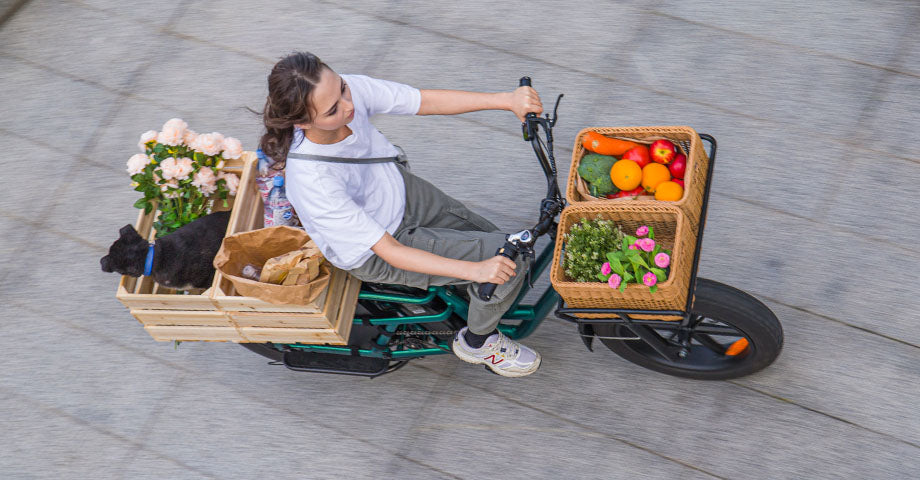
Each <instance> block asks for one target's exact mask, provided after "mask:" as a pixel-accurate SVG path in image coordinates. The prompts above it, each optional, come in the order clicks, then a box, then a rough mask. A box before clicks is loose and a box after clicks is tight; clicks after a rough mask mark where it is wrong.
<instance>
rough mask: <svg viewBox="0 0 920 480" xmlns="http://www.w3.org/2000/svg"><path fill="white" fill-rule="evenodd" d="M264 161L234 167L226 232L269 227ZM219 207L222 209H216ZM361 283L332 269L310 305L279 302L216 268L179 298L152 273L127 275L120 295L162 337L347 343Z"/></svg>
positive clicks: (146, 220)
mask: <svg viewBox="0 0 920 480" xmlns="http://www.w3.org/2000/svg"><path fill="white" fill-rule="evenodd" d="M256 168H257V158H256V156H255V154H253V153H252V152H245V153H244V155H243V157H241V158H240V159H239V160H237V161H232V162H228V164H227V169H228V170H236V171H234V173H237V174H239V175H240V186H239V189H238V192H237V196H236V198H235V199H233V201H232V212H231V214H230V223H229V225H228V226H227V232H226V235H228V236H229V235H233V234H235V233H239V232H245V231H249V230H253V229H256V228H262V212H263V203H262V198H261V196H259V193H258V190H257V188H256V184H255V179H256V178H255V177H256V174H257V172H256ZM217 209H218V210H220V208H217ZM154 216H155V212H152V213H150V214H144V212H143V211H142V212H141V213H140V215H139V217H138V221H137V224H136V228H137V230H138V232H139V233H140V234H141V236H143V237H145V238H148V239H150V240H152V239H153V236H154V234H155V232H153V231H152V225H153V220H154ZM360 288H361V282H360V281H359V280H358V279H356V278H354V277H352V276H351V275H348V273H347V272H345V271H343V270H340V269H337V268H332V277H331V278H330V280H329V288H327V290H326V291H325V292H324V293H323V294H322V295H320V297H319V298H318V299H317V300H316V301H314V302H313V303H311V304H309V305H275V304H272V303H268V302H265V301H263V300H259V299H257V298H254V297H246V296H241V295H239V294H237V292H236V289H235V288H234V287H233V284H232V283H231V282H230V281H229V280H228V279H227V278H225V277H224V276H223V275H221V274H220V272H216V273H215V276H214V282H213V283H212V284H211V287H210V288H208V289H206V290H203V291H194V292H190V293H192V294H189V295H178V294H176V292H175V291H173V290H169V289H165V288H163V287H161V286H160V285H158V284H157V283H156V282H154V281H153V279H152V278H149V277H140V278H132V277H127V276H123V277H122V278H121V282H120V284H119V286H118V291H117V292H116V295H115V296H116V297H117V298H118V299H119V300H120V301H121V302H122V303H124V304H125V306H127V307H128V309H129V310H130V311H131V314H132V315H133V316H134V317H135V318H136V319H137V320H138V321H139V322H141V324H143V325H144V329H145V330H146V331H147V332H148V333H149V334H150V336H152V337H153V338H154V339H155V340H159V341H172V340H181V341H214V342H237V343H248V342H260V343H261V342H276V343H311V344H317V343H319V344H322V343H329V344H332V345H345V344H347V343H348V336H349V334H350V333H351V326H352V322H353V320H354V312H355V307H356V305H357V299H358V292H359V290H360Z"/></svg>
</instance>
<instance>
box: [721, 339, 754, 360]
mask: <svg viewBox="0 0 920 480" xmlns="http://www.w3.org/2000/svg"><path fill="white" fill-rule="evenodd" d="M747 347H748V341H747V339H746V338H742V339H739V340H735V341H734V342H733V343H732V344H731V345H729V346H728V349H727V350H725V354H726V355H728V356H729V357H733V356H735V355H738V354H739V353H741V352H743V351H745V350H746V349H747Z"/></svg>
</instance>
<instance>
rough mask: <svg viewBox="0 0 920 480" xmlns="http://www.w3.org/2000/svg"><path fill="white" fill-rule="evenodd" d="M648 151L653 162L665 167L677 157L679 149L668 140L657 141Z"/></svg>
mask: <svg viewBox="0 0 920 480" xmlns="http://www.w3.org/2000/svg"><path fill="white" fill-rule="evenodd" d="M648 149H649V154H650V155H651V157H652V160H654V161H656V162H658V163H663V164H665V165H667V164H669V163H671V160H673V159H674V156H675V155H677V147H675V146H674V144H673V143H671V142H669V141H667V140H655V141H654V142H652V144H651V145H650V146H649V148H648Z"/></svg>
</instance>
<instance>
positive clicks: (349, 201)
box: [285, 75, 422, 270]
mask: <svg viewBox="0 0 920 480" xmlns="http://www.w3.org/2000/svg"><path fill="white" fill-rule="evenodd" d="M342 78H343V79H344V80H345V83H347V84H348V86H349V88H350V89H351V100H352V102H353V103H354V106H355V116H354V118H353V119H352V120H351V122H350V123H349V124H348V128H350V129H351V131H352V134H351V135H349V136H348V137H346V138H345V139H344V140H342V141H341V142H338V143H334V144H331V145H322V144H317V143H313V142H311V141H310V140H309V139H307V138H306V137H305V136H304V135H303V130H301V129H299V128H297V127H294V139H293V142H291V152H292V153H303V154H311V155H325V156H330V157H346V158H375V157H395V156H396V155H397V154H398V153H399V152H398V150H397V149H396V147H394V146H393V144H392V143H390V142H389V140H387V139H386V137H384V136H383V134H382V133H380V132H379V131H378V130H377V129H376V128H375V127H374V126H373V125H372V124H371V123H370V120H369V119H370V117H371V116H372V115H375V114H378V113H392V114H400V115H415V114H417V113H418V109H419V106H420V105H421V102H422V95H421V92H420V91H419V90H418V89H417V88H413V87H410V86H408V85H403V84H401V83H395V82H390V81H386V80H378V79H375V78H371V77H368V76H365V75H342ZM285 170H286V171H285V177H286V178H285V190H286V192H285V193H286V194H287V197H288V200H290V202H291V205H292V206H293V207H294V211H296V212H297V215H298V216H299V217H300V221H301V223H302V224H303V227H304V230H305V231H306V232H307V234H309V235H310V238H312V239H313V240H314V241H315V242H316V245H317V246H318V247H319V249H320V250H321V251H322V252H323V255H324V256H325V257H326V258H327V259H328V260H329V262H330V263H332V264H333V265H335V266H336V267H338V268H341V269H343V270H349V269H352V268H357V267H360V266H361V265H362V264H363V263H364V262H365V261H367V259H368V258H370V257H371V256H373V255H374V252H372V251H371V247H372V246H374V244H376V243H377V242H378V241H379V240H380V239H381V238H383V234H384V232H385V231H386V232H389V233H390V234H391V235H392V234H394V233H395V232H396V228H397V227H399V224H400V222H401V221H402V217H403V213H404V211H405V207H406V186H405V183H404V182H403V178H402V175H401V174H400V173H399V170H398V169H397V167H396V165H395V164H393V163H392V162H387V163H370V164H343V163H331V162H322V161H317V160H301V159H296V158H288V159H287V163H286V167H285Z"/></svg>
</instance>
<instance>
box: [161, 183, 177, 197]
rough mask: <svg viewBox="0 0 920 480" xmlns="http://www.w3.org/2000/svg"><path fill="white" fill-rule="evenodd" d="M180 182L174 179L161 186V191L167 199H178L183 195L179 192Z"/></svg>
mask: <svg viewBox="0 0 920 480" xmlns="http://www.w3.org/2000/svg"><path fill="white" fill-rule="evenodd" d="M178 188H179V182H178V180H176V179H172V180H169V181H167V182H166V183H164V184H163V185H160V191H161V192H163V196H164V197H166V198H176V197H178V196H179V195H181V193H182V192H180V191H179V190H178Z"/></svg>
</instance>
